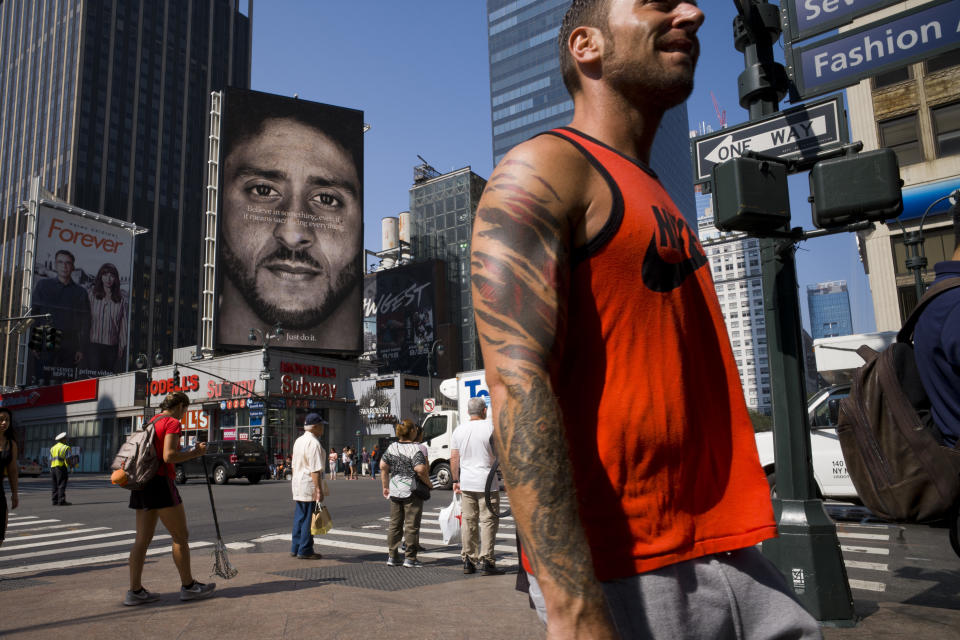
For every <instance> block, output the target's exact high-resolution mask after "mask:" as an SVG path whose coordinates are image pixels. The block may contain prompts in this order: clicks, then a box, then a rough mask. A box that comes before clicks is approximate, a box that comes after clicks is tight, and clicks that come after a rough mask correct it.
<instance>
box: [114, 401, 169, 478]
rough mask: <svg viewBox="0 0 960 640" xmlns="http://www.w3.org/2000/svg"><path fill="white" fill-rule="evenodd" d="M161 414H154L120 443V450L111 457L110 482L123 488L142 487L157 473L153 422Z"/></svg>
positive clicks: (157, 457) (158, 463)
mask: <svg viewBox="0 0 960 640" xmlns="http://www.w3.org/2000/svg"><path fill="white" fill-rule="evenodd" d="M162 417H163V414H159V415H156V416H154V417H153V418H152V419H151V420H150V422H148V423H147V424H146V425H144V427H143V428H142V429H137V430H136V431H134V432H133V433H131V434H130V435H129V436H127V441H126V442H124V443H123V444H122V445H120V450H119V451H117V455H116V456H114V458H113V464H111V465H110V468H111V469H113V473H112V474H111V475H110V482H111V483H113V484H115V485H117V486H118V487H123V488H124V489H130V490H131V491H132V490H136V489H143V487H144V486H146V484H147V483H148V482H149V481H150V480H152V479H153V476H155V475H157V470H158V469H159V468H160V457H159V456H158V455H157V448H156V446H154V444H153V442H154V437H155V435H156V428H155V427H154V424H153V423H154V422H156V421H157V420H158V419H160V418H162Z"/></svg>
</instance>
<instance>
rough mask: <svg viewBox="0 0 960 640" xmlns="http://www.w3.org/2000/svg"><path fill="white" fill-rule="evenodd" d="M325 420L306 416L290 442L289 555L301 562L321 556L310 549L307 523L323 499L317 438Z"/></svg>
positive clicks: (315, 415) (321, 459)
mask: <svg viewBox="0 0 960 640" xmlns="http://www.w3.org/2000/svg"><path fill="white" fill-rule="evenodd" d="M326 425H327V421H326V420H324V419H323V418H322V417H320V414H319V413H310V414H307V417H306V418H305V419H304V421H303V435H302V436H300V437H299V438H297V440H296V442H294V443H293V455H292V456H291V458H292V460H291V463H292V466H293V478H292V481H291V483H290V484H291V488H292V489H293V504H294V512H293V537H292V539H291V543H290V555H291V556H296V557H297V558H299V559H300V560H319V559H320V558H321V557H322V556H321V555H320V554H319V553H315V552H314V550H313V535H312V534H311V533H310V520H311V519H312V516H313V507H314V505H315V504H316V503H317V502H320V501H322V500H323V485H322V479H323V464H324V462H325V461H326V459H327V456H326V454H325V453H324V451H323V447H322V446H320V436H322V435H323V428H324V427H325V426H326Z"/></svg>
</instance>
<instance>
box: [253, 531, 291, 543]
mask: <svg viewBox="0 0 960 640" xmlns="http://www.w3.org/2000/svg"><path fill="white" fill-rule="evenodd" d="M292 538H293V535H292V534H289V533H271V534H268V535H265V536H260V537H259V538H254V539H253V540H251V541H250V542H273V541H274V540H286V541H287V542H290V540H291V539H292Z"/></svg>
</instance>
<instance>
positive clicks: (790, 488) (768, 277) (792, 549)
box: [734, 0, 854, 626]
mask: <svg viewBox="0 0 960 640" xmlns="http://www.w3.org/2000/svg"><path fill="white" fill-rule="evenodd" d="M737 4H738V9H740V15H739V16H738V17H737V18H736V19H735V21H734V42H735V46H736V47H737V50H739V51H741V52H743V56H744V63H745V66H746V69H745V71H744V72H743V73H742V74H741V75H740V78H739V85H740V105H741V106H742V107H744V108H746V109H748V110H749V112H750V120H759V119H762V118H763V117H765V116H768V115H770V114H773V113H776V111H777V109H778V106H779V101H780V100H781V99H782V98H783V96H784V95H785V94H786V90H787V85H788V83H787V78H786V72H785V70H784V68H783V67H782V66H781V65H779V64H777V63H776V62H775V60H774V57H773V43H774V42H776V41H777V40H778V39H779V35H780V18H779V11H778V9H777V7H775V6H772V5H770V4H769V3H768V2H767V1H766V0H744V1H743V2H742V8H741V3H737ZM783 231H784V232H789V225H785V226H784V228H783ZM794 249H795V247H794V243H793V241H792V240H787V241H784V240H772V239H769V238H767V239H762V240H761V241H760V250H761V263H762V280H763V293H764V307H765V317H766V326H767V340H768V343H769V349H768V352H769V355H768V358H769V362H770V379H771V386H772V389H773V415H774V458H775V461H776V487H777V492H778V497H777V498H774V500H773V508H774V515H775V517H776V521H777V531H778V534H779V536H778V537H777V538H773V539H771V540H767V541H765V542H764V543H763V547H762V549H763V553H764V555H765V556H767V558H769V559H770V560H771V561H772V562H773V563H774V564H775V565H777V567H778V568H779V569H780V571H781V572H782V573H783V574H784V577H785V578H786V579H787V581H788V583H790V584H791V586H792V587H793V590H794V592H795V593H796V595H797V597H798V598H799V600H800V602H801V603H802V604H803V605H804V607H806V609H807V610H808V611H809V612H810V613H811V615H813V617H814V618H816V619H817V620H819V621H821V622H825V623H827V624H832V625H837V626H851V625H852V624H853V623H854V613H853V597H852V595H851V593H850V586H849V584H848V582H847V575H846V568H845V566H844V564H843V558H842V556H841V555H840V544H839V541H838V539H837V531H836V526H835V525H834V523H833V521H832V520H830V518H829V516H828V515H827V514H826V511H825V510H824V508H823V502H822V501H821V500H818V499H816V497H815V493H814V483H813V478H812V468H811V464H810V459H811V452H810V427H809V424H808V419H807V410H806V403H805V396H806V394H805V393H804V384H803V380H804V375H803V357H802V342H801V337H800V327H801V325H800V300H799V296H798V290H797V271H796V261H795V258H794Z"/></svg>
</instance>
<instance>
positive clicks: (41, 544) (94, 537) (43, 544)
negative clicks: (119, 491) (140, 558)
mask: <svg viewBox="0 0 960 640" xmlns="http://www.w3.org/2000/svg"><path fill="white" fill-rule="evenodd" d="M106 528H107V527H97V528H95V529H86V530H81V531H71V532H70V533H71V534H74V533H82V532H83V531H97V530H98V529H106ZM131 533H136V531H112V532H110V533H98V534H96V535H92V536H80V537H77V538H64V539H60V540H44V541H43V542H30V543H27V544H15V545H8V546H6V547H0V560H3V554H4V553H6V552H7V551H10V550H11V549H30V548H33V547H49V546H50V545H54V544H64V543H67V542H80V541H81V540H99V539H100V538H109V537H112V536H127V535H130V534H131ZM59 535H63V534H62V533H47V534H44V535H42V536H27V537H29V538H34V537H39V538H45V537H47V536H59Z"/></svg>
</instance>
